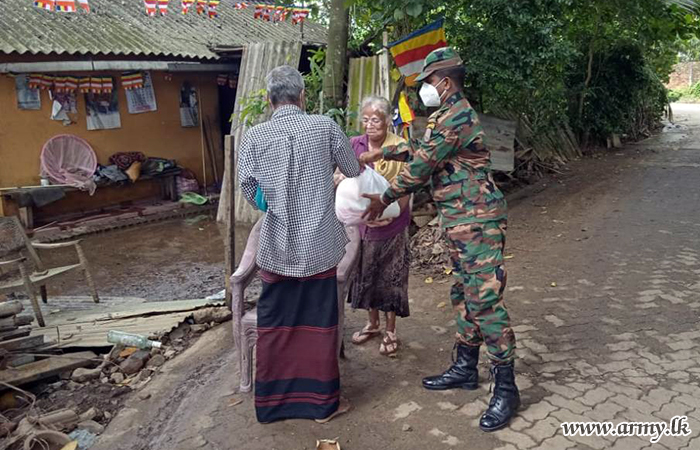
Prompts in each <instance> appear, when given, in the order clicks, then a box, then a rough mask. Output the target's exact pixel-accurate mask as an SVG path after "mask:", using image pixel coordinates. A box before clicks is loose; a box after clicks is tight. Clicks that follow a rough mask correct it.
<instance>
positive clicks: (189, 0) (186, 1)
mask: <svg viewBox="0 0 700 450" xmlns="http://www.w3.org/2000/svg"><path fill="white" fill-rule="evenodd" d="M193 3H194V0H182V14H187V13H188V12H190V8H191V7H192V4H193Z"/></svg>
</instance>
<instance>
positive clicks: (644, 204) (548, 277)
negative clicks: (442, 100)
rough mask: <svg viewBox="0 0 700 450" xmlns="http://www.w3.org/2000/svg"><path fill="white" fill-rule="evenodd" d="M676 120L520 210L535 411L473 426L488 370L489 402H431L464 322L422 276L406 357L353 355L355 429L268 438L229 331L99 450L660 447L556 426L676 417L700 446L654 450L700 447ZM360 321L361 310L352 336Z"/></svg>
mask: <svg viewBox="0 0 700 450" xmlns="http://www.w3.org/2000/svg"><path fill="white" fill-rule="evenodd" d="M676 119H677V121H678V123H681V124H682V128H679V129H675V130H673V131H671V132H668V133H665V134H664V135H662V136H659V137H656V138H653V139H651V140H648V141H646V142H644V143H641V144H638V145H633V146H629V147H627V148H625V149H622V150H619V151H610V152H608V153H606V156H602V157H600V158H593V159H587V160H584V161H580V162H577V163H574V164H572V166H571V171H570V172H569V173H568V174H567V175H565V176H562V177H559V178H558V179H553V180H551V181H550V182H548V183H547V184H548V185H547V186H542V185H539V186H538V187H536V188H535V189H534V190H535V191H541V192H535V193H533V195H531V196H529V197H527V199H525V200H523V201H521V202H519V203H518V204H517V205H515V206H514V207H512V208H511V214H510V230H509V241H508V254H509V255H512V259H509V260H508V268H509V272H510V273H509V289H508V293H507V297H506V298H507V302H508V304H509V307H510V310H511V312H512V317H513V320H514V325H515V326H516V328H515V330H516V334H517V338H518V347H519V348H518V353H519V357H520V359H519V361H518V363H517V371H518V382H519V385H520V387H521V390H522V394H523V400H524V407H523V409H522V411H521V413H520V414H519V417H518V418H517V419H516V420H515V421H514V422H513V423H512V426H511V427H510V428H508V429H506V430H503V431H500V432H497V433H494V434H485V433H482V432H481V431H479V429H478V426H477V420H478V416H479V414H480V413H481V412H482V410H483V409H484V408H485V405H486V403H487V402H488V398H489V394H488V389H489V383H488V381H487V372H486V370H487V366H486V365H482V370H483V374H482V386H481V388H480V389H479V390H478V391H475V392H466V391H449V392H446V393H437V394H436V393H432V392H428V391H425V390H423V389H422V388H421V387H420V378H421V377H422V376H425V375H430V374H434V373H437V372H438V371H440V370H442V369H443V368H445V366H446V365H447V363H448V362H449V359H450V349H451V346H452V333H453V328H454V322H453V321H452V314H451V313H450V311H448V309H446V308H444V307H441V305H440V303H441V302H445V301H447V299H448V296H447V294H448V290H449V280H448V279H447V278H446V277H440V276H439V275H438V274H431V275H433V276H435V277H436V282H435V283H433V284H425V283H424V281H423V280H424V276H423V275H417V274H416V275H414V276H413V277H412V279H411V298H412V299H413V301H412V304H411V308H412V311H411V317H410V318H408V319H405V320H402V321H401V322H400V323H399V329H398V330H399V331H398V332H399V337H400V339H401V340H402V342H403V347H402V350H401V353H400V356H399V358H397V359H396V360H388V359H386V358H383V357H381V356H380V355H379V354H378V349H377V348H376V347H377V346H378V342H372V343H371V344H370V345H368V346H366V347H360V348H358V347H352V346H350V347H351V348H349V349H348V352H347V353H348V359H347V360H346V361H344V362H343V363H342V372H343V375H342V376H343V378H342V380H343V389H344V394H345V395H346V396H347V397H348V398H349V399H350V400H351V402H352V403H353V405H354V410H353V411H352V412H351V414H349V415H347V416H344V417H342V418H339V419H338V420H336V421H333V422H332V423H330V424H328V425H325V426H323V425H318V424H315V423H309V422H306V421H288V422H284V423H277V424H273V425H265V426H263V425H260V424H258V423H256V422H255V420H254V414H253V405H252V397H251V396H250V395H244V394H238V393H237V392H236V387H237V381H238V376H237V365H236V363H235V355H234V354H233V351H232V347H233V344H232V341H231V334H230V330H229V327H228V326H224V327H223V328H219V329H216V330H214V331H211V332H209V333H207V334H206V335H205V337H203V338H202V339H201V340H200V341H199V342H198V343H197V344H196V345H195V347H193V348H192V349H190V350H189V351H188V352H186V353H185V354H183V355H181V356H179V357H178V358H177V359H176V360H175V361H174V362H172V363H170V365H168V366H166V367H165V371H164V374H163V376H161V377H158V378H157V379H156V380H155V381H154V382H153V383H152V384H151V385H149V386H148V387H147V391H148V393H150V394H151V397H150V398H149V399H148V400H139V399H138V398H137V397H136V396H134V398H133V399H132V400H131V401H130V402H129V409H127V410H126V411H124V412H123V413H122V414H120V415H119V416H118V417H117V418H116V419H115V420H114V421H113V422H112V423H111V424H110V426H109V428H108V430H107V433H106V434H105V435H104V436H103V437H102V439H101V441H100V444H98V445H97V446H96V447H95V448H96V449H98V450H106V449H114V448H125V449H126V448H128V449H133V450H137V449H149V450H161V449H162V450H165V449H168V450H173V449H195V448H202V449H217V450H218V449H221V450H223V449H241V450H243V449H245V450H274V449H277V450H292V449H294V450H301V449H312V448H314V446H315V441H316V439H318V438H335V437H338V438H339V439H340V442H341V444H342V447H343V449H344V450H383V449H402V450H413V449H415V450H426V449H433V450H436V449H442V448H444V449H450V448H460V449H464V448H478V449H499V450H524V449H530V448H538V449H556V450H564V449H569V448H581V449H589V448H592V449H608V448H611V449H643V448H651V444H650V442H649V440H648V438H644V439H643V438H639V437H619V438H618V437H605V438H604V437H564V436H563V435H562V433H561V430H560V428H559V425H560V424H561V423H562V422H565V421H591V420H595V421H606V420H611V421H615V422H619V421H625V420H626V421H659V420H661V421H668V420H671V419H672V418H673V417H674V416H676V415H688V417H689V420H690V422H689V423H690V426H691V429H692V430H693V432H692V435H691V436H688V437H670V436H665V437H663V438H662V439H661V441H660V443H659V444H656V445H655V446H654V447H653V448H654V449H657V448H659V449H666V448H668V449H681V448H687V449H696V448H700V437H698V436H700V387H699V384H700V328H698V313H699V312H700V207H699V205H700V143H699V142H698V140H699V139H700V109H698V108H697V107H681V106H679V107H677V110H676ZM363 321H364V314H361V313H350V314H349V317H348V328H347V332H348V333H352V332H353V331H355V330H356V329H358V328H359V327H360V326H361V325H362V322H363ZM144 397H145V396H144V395H141V398H144ZM238 400H243V403H241V404H236V401H238ZM234 405H235V406H234ZM404 425H408V426H409V427H405V426H404ZM409 428H410V431H403V430H404V429H406V430H408V429H409Z"/></svg>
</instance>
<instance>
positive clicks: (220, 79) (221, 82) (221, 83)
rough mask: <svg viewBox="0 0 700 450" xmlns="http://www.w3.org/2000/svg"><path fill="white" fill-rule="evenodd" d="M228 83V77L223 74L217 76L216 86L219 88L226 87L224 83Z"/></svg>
mask: <svg viewBox="0 0 700 450" xmlns="http://www.w3.org/2000/svg"><path fill="white" fill-rule="evenodd" d="M227 82H228V75H226V74H225V73H222V74H219V76H217V77H216V84H218V85H219V86H226V83H227Z"/></svg>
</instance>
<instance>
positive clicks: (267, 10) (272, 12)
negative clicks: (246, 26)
mask: <svg viewBox="0 0 700 450" xmlns="http://www.w3.org/2000/svg"><path fill="white" fill-rule="evenodd" d="M239 5H241V6H240V7H239ZM247 7H248V5H247V3H237V4H236V8H238V9H245V8H247ZM310 13H311V10H310V9H307V8H295V7H291V8H290V7H286V6H271V5H255V13H254V14H253V18H254V19H262V20H264V21H266V22H284V21H286V20H287V17H289V16H291V17H292V23H293V24H294V25H297V24H299V23H302V22H303V21H304V20H306V19H307V18H308V17H309V14H310Z"/></svg>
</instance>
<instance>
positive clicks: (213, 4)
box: [207, 0, 220, 19]
mask: <svg viewBox="0 0 700 450" xmlns="http://www.w3.org/2000/svg"><path fill="white" fill-rule="evenodd" d="M219 3H220V0H209V5H208V8H207V12H208V14H209V18H210V19H213V18H215V17H218V16H219V13H217V12H216V8H217V7H218V6H219Z"/></svg>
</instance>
